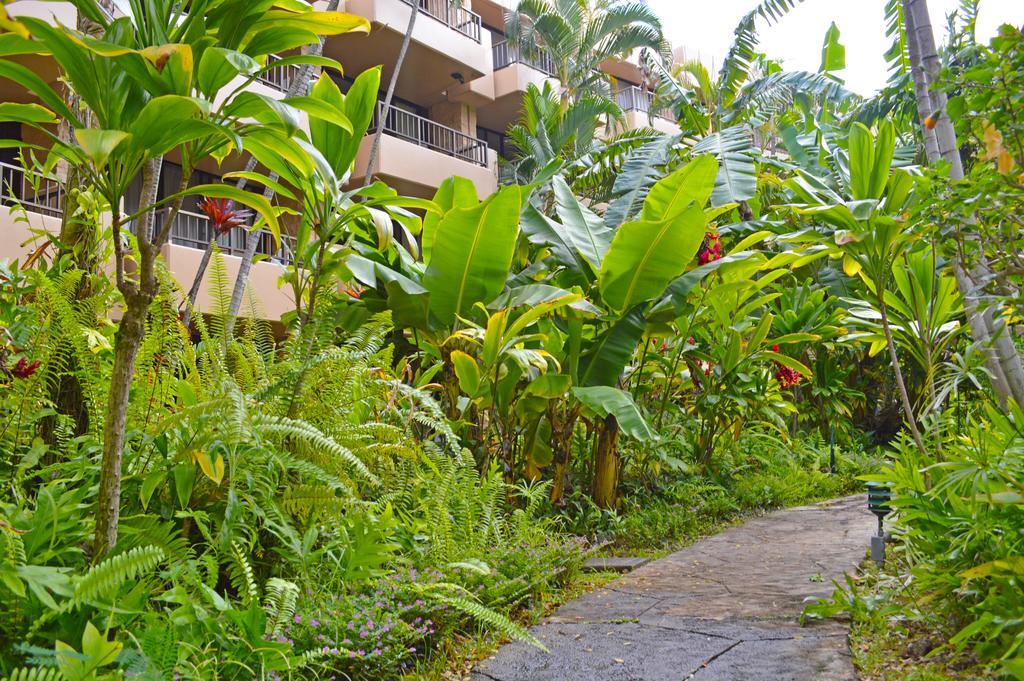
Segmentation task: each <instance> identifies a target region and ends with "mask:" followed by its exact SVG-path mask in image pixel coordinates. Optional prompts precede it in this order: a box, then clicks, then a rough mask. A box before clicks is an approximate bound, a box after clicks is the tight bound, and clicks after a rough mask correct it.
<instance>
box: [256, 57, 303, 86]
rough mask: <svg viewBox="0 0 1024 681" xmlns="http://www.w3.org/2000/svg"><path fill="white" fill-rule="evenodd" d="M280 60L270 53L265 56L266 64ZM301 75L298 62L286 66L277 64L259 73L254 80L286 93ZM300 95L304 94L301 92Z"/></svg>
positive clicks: (300, 67)
mask: <svg viewBox="0 0 1024 681" xmlns="http://www.w3.org/2000/svg"><path fill="white" fill-rule="evenodd" d="M278 61H281V58H280V57H278V56H277V55H271V56H269V57H267V66H270V65H271V64H273V63H274V62H278ZM301 76H302V66H300V65H299V64H289V65H288V66H278V67H275V68H273V69H270V70H269V71H266V72H265V73H262V74H260V75H259V76H258V77H257V78H256V80H257V81H258V82H260V83H263V84H264V85H269V86H270V87H272V88H274V89H275V90H277V91H278V92H283V93H287V92H288V91H290V90H291V87H292V83H294V82H295V81H296V80H298V79H299V78H300V77H301ZM299 94H300V95H302V94H305V93H303V92H300V93H299Z"/></svg>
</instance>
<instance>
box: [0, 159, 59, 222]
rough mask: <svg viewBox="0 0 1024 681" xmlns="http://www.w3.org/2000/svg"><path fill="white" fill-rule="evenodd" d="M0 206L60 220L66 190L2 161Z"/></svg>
mask: <svg viewBox="0 0 1024 681" xmlns="http://www.w3.org/2000/svg"><path fill="white" fill-rule="evenodd" d="M0 205H4V206H8V207H11V208H16V207H18V206H20V207H22V208H24V209H25V210H27V211H31V212H33V213H39V214H40V215H47V216H50V217H55V218H59V217H61V216H62V215H63V214H64V187H63V186H61V183H60V182H58V181H57V180H54V179H51V178H48V177H44V176H43V175H41V174H40V173H36V172H34V171H31V170H25V169H24V168H22V167H21V166H16V165H12V164H10V163H2V162H0Z"/></svg>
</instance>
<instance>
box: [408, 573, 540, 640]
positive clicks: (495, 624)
mask: <svg viewBox="0 0 1024 681" xmlns="http://www.w3.org/2000/svg"><path fill="white" fill-rule="evenodd" d="M420 593H422V594H423V595H424V596H426V597H428V598H430V599H432V600H434V601H436V602H438V603H441V604H443V605H446V606H448V607H449V608H452V609H454V610H458V611H459V612H461V613H463V614H465V615H468V616H469V617H471V618H473V619H474V620H476V621H477V622H480V623H482V624H485V625H487V626H489V627H491V628H492V629H494V630H496V631H499V632H501V633H502V634H505V635H506V636H508V637H509V638H511V639H513V640H516V641H525V642H527V643H529V644H530V645H532V646H534V647H536V648H539V649H540V650H543V651H544V652H550V651H549V650H548V649H547V648H546V647H545V646H544V644H543V643H541V642H540V641H538V640H537V639H536V637H534V636H533V635H532V634H531V633H530V632H529V631H527V630H526V628H525V627H523V626H521V625H519V624H516V623H515V622H513V621H512V620H511V619H509V618H508V617H507V616H505V615H502V614H501V613H500V612H498V611H496V610H492V609H490V608H488V607H487V606H485V605H483V604H482V603H480V602H479V601H477V600H476V599H475V598H474V597H473V595H472V594H471V593H470V592H469V591H467V590H466V589H464V588H463V587H461V586H458V585H456V584H451V583H448V582H440V583H436V584H428V585H422V586H421V587H420Z"/></svg>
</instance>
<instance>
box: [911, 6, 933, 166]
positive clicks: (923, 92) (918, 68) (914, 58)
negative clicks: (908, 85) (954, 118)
mask: <svg viewBox="0 0 1024 681" xmlns="http://www.w3.org/2000/svg"><path fill="white" fill-rule="evenodd" d="M903 21H904V23H905V24H906V29H907V53H908V56H909V57H910V76H911V80H912V81H913V83H914V97H915V99H917V116H918V123H920V124H921V137H922V138H923V139H924V152H925V158H926V159H928V163H935V162H936V161H938V160H939V158H941V156H942V155H941V154H940V153H939V142H938V140H937V139H936V138H935V129H934V128H932V127H930V126H929V124H928V122H927V121H928V119H929V118H931V115H932V100H931V97H930V96H929V94H928V77H927V76H926V75H925V72H924V65H923V64H922V63H921V48H920V47H919V46H918V44H917V32H916V30H915V24H914V15H913V14H912V13H910V12H908V11H907V8H906V7H905V6H904V9H903Z"/></svg>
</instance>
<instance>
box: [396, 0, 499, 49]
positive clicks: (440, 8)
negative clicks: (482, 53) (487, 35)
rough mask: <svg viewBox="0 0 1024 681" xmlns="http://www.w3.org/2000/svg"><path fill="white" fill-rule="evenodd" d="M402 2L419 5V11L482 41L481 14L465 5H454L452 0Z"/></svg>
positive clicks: (411, 0)
mask: <svg viewBox="0 0 1024 681" xmlns="http://www.w3.org/2000/svg"><path fill="white" fill-rule="evenodd" d="M402 2H404V3H405V4H407V5H411V6H413V7H418V8H419V11H420V12H421V13H423V14H426V15H427V16H428V17H433V18H434V19H437V20H438V21H440V22H441V23H442V24H444V25H445V26H448V27H449V28H453V29H455V30H456V31H458V32H459V33H461V34H462V35H464V36H466V37H468V38H472V39H473V40H475V41H476V42H480V33H481V28H482V22H481V21H480V15H479V14H477V13H475V12H471V11H470V10H468V9H465V8H463V7H454V6H452V3H451V0H402Z"/></svg>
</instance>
